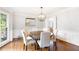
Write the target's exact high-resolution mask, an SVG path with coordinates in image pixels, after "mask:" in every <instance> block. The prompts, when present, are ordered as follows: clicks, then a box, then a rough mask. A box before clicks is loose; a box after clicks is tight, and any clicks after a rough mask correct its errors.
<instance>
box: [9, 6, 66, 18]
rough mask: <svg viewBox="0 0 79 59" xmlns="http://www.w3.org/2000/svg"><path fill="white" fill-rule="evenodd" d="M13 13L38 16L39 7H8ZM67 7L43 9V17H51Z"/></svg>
mask: <svg viewBox="0 0 79 59" xmlns="http://www.w3.org/2000/svg"><path fill="white" fill-rule="evenodd" d="M10 8H11V9H12V10H13V11H14V12H15V13H24V14H27V15H35V16H36V15H39V14H40V12H41V9H40V7H10ZM66 8H67V7H43V13H44V14H45V15H52V14H54V13H56V12H59V11H61V10H63V9H66Z"/></svg>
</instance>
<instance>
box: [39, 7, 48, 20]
mask: <svg viewBox="0 0 79 59" xmlns="http://www.w3.org/2000/svg"><path fill="white" fill-rule="evenodd" d="M40 9H41V13H40V15H39V16H38V20H40V21H44V20H45V19H46V16H45V15H44V14H43V7H40Z"/></svg>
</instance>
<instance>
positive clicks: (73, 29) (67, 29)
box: [55, 8, 79, 45]
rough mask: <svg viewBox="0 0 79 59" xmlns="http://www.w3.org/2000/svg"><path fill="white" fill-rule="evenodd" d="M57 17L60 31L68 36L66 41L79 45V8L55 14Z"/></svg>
mask: <svg viewBox="0 0 79 59" xmlns="http://www.w3.org/2000/svg"><path fill="white" fill-rule="evenodd" d="M55 16H57V21H58V22H57V26H58V31H63V34H66V35H65V37H66V38H67V40H65V41H67V42H70V43H72V44H76V45H79V37H78V36H79V34H78V33H79V8H69V9H66V10H64V11H61V12H59V13H57V14H55ZM74 33H76V34H74ZM74 37H76V38H74ZM71 38H72V39H71Z"/></svg>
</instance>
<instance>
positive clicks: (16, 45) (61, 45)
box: [0, 39, 79, 51]
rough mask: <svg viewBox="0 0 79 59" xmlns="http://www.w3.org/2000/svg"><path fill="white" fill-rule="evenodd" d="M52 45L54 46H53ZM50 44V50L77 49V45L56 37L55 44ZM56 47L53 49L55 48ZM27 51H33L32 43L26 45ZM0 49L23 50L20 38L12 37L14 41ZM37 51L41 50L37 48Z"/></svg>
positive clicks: (78, 49) (78, 47)
mask: <svg viewBox="0 0 79 59" xmlns="http://www.w3.org/2000/svg"><path fill="white" fill-rule="evenodd" d="M53 45H54V46H53ZM53 45H51V46H50V51H54V50H56V51H79V46H76V45H73V44H70V43H67V42H64V41H62V40H59V39H57V42H56V44H53ZM56 47H57V49H54V48H56ZM27 48H28V49H27V50H28V51H35V46H34V45H29V46H28V47H27ZM0 51H25V50H23V41H22V39H14V41H12V42H9V43H8V44H6V45H5V46H3V47H1V48H0ZM38 51H41V49H40V48H39V49H38ZM42 51H48V48H44V49H42Z"/></svg>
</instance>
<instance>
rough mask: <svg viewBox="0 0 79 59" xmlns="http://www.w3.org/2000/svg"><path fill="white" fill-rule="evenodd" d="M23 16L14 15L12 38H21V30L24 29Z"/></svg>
mask: <svg viewBox="0 0 79 59" xmlns="http://www.w3.org/2000/svg"><path fill="white" fill-rule="evenodd" d="M25 16H26V15H23V14H18V13H17V14H15V15H14V20H13V38H18V37H20V36H21V30H22V29H24V28H25Z"/></svg>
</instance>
